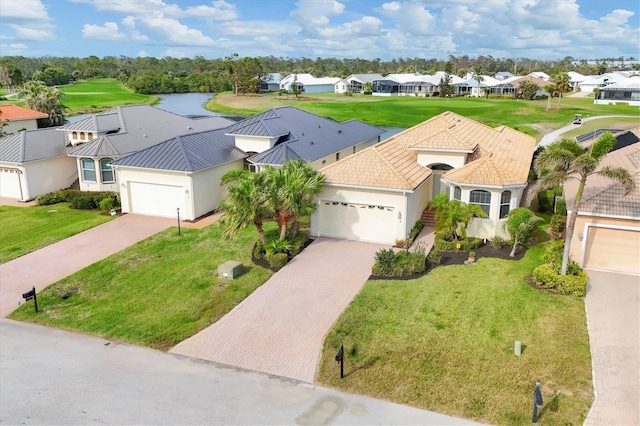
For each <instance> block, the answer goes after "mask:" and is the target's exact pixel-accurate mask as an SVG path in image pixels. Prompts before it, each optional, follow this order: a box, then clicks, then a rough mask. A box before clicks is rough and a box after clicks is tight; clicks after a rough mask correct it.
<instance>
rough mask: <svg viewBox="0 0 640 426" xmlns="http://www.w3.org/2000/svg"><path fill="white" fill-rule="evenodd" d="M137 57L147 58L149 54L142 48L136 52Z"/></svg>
mask: <svg viewBox="0 0 640 426" xmlns="http://www.w3.org/2000/svg"><path fill="white" fill-rule="evenodd" d="M136 56H137V57H138V58H148V57H149V54H148V53H147V52H145V51H144V50H141V51H139V52H138V54H137V55H136Z"/></svg>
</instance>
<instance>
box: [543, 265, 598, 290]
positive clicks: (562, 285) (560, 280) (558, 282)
mask: <svg viewBox="0 0 640 426" xmlns="http://www.w3.org/2000/svg"><path fill="white" fill-rule="evenodd" d="M533 282H534V283H535V284H536V285H538V286H540V287H544V288H551V289H555V290H556V291H557V292H558V293H560V294H567V295H573V296H579V297H582V296H584V295H585V294H586V292H587V273H586V272H584V271H583V270H581V269H580V270H578V271H577V274H576V275H572V274H569V273H567V275H560V274H558V272H557V271H556V270H555V269H553V268H552V267H551V265H549V264H543V265H540V266H538V267H536V268H535V269H534V270H533Z"/></svg>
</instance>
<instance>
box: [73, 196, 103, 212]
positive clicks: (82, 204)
mask: <svg viewBox="0 0 640 426" xmlns="http://www.w3.org/2000/svg"><path fill="white" fill-rule="evenodd" d="M97 207H98V206H97V205H96V203H95V202H94V200H93V197H92V196H91V195H80V196H77V197H73V198H72V199H71V208H72V209H78V210H92V209H95V208H97Z"/></svg>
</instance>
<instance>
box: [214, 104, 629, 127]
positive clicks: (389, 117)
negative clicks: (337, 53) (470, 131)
mask: <svg viewBox="0 0 640 426" xmlns="http://www.w3.org/2000/svg"><path fill="white" fill-rule="evenodd" d="M282 105H294V106H296V107H298V108H301V109H304V110H306V111H309V112H312V113H314V114H318V115H322V116H326V117H331V118H333V119H335V120H338V121H344V120H350V119H359V120H362V121H365V122H367V123H370V124H373V125H376V126H383V127H411V126H414V125H416V124H418V123H421V122H423V121H424V120H427V119H428V118H431V117H433V116H435V115H438V114H440V113H442V112H444V111H453V112H455V113H457V114H460V115H463V116H465V117H469V118H471V119H473V120H477V121H480V122H482V123H484V124H487V125H489V126H493V127H495V126H499V125H506V126H509V127H513V128H516V129H519V130H521V131H523V132H526V133H528V134H531V135H533V136H541V135H540V133H546V132H545V131H541V128H542V129H544V130H547V131H550V130H552V129H556V128H560V127H562V126H564V125H566V124H569V123H571V122H572V120H573V117H574V115H575V114H583V116H587V115H591V116H593V115H632V116H635V117H638V118H640V111H639V110H638V108H637V107H631V106H624V105H594V104H593V99H585V98H564V99H563V100H562V103H561V107H560V110H558V109H555V108H556V101H555V100H554V103H553V109H552V110H550V111H545V108H546V100H537V101H521V100H505V99H484V98H464V97H460V98H450V99H444V98H420V97H407V96H396V97H373V96H365V95H354V96H352V97H345V96H339V95H335V94H318V95H316V94H313V95H308V96H306V97H303V98H300V99H297V100H296V99H295V98H293V97H290V96H288V97H286V98H283V97H280V96H277V95H273V94H271V95H263V96H260V97H258V96H238V97H236V96H234V95H232V94H223V95H221V96H217V97H215V98H213V99H212V100H211V101H210V102H209V103H208V104H207V108H208V109H211V110H213V111H217V112H222V113H226V114H232V115H245V116H248V115H252V114H257V113H260V112H263V111H265V110H267V109H269V108H273V107H276V106H282Z"/></svg>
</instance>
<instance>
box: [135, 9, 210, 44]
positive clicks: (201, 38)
mask: <svg viewBox="0 0 640 426" xmlns="http://www.w3.org/2000/svg"><path fill="white" fill-rule="evenodd" d="M140 22H141V23H142V24H144V25H145V27H147V28H148V29H149V30H150V31H154V32H155V33H156V34H157V35H159V36H160V37H161V39H160V40H158V42H160V43H170V44H172V45H175V46H213V45H214V44H215V42H214V41H213V39H212V38H211V37H209V36H206V35H204V34H203V33H202V31H200V30H197V29H193V28H189V27H188V26H186V25H183V24H181V23H180V21H178V20H177V19H173V18H165V17H164V16H163V15H162V14H161V13H158V12H156V13H153V14H152V15H150V16H145V17H141V18H140Z"/></svg>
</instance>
